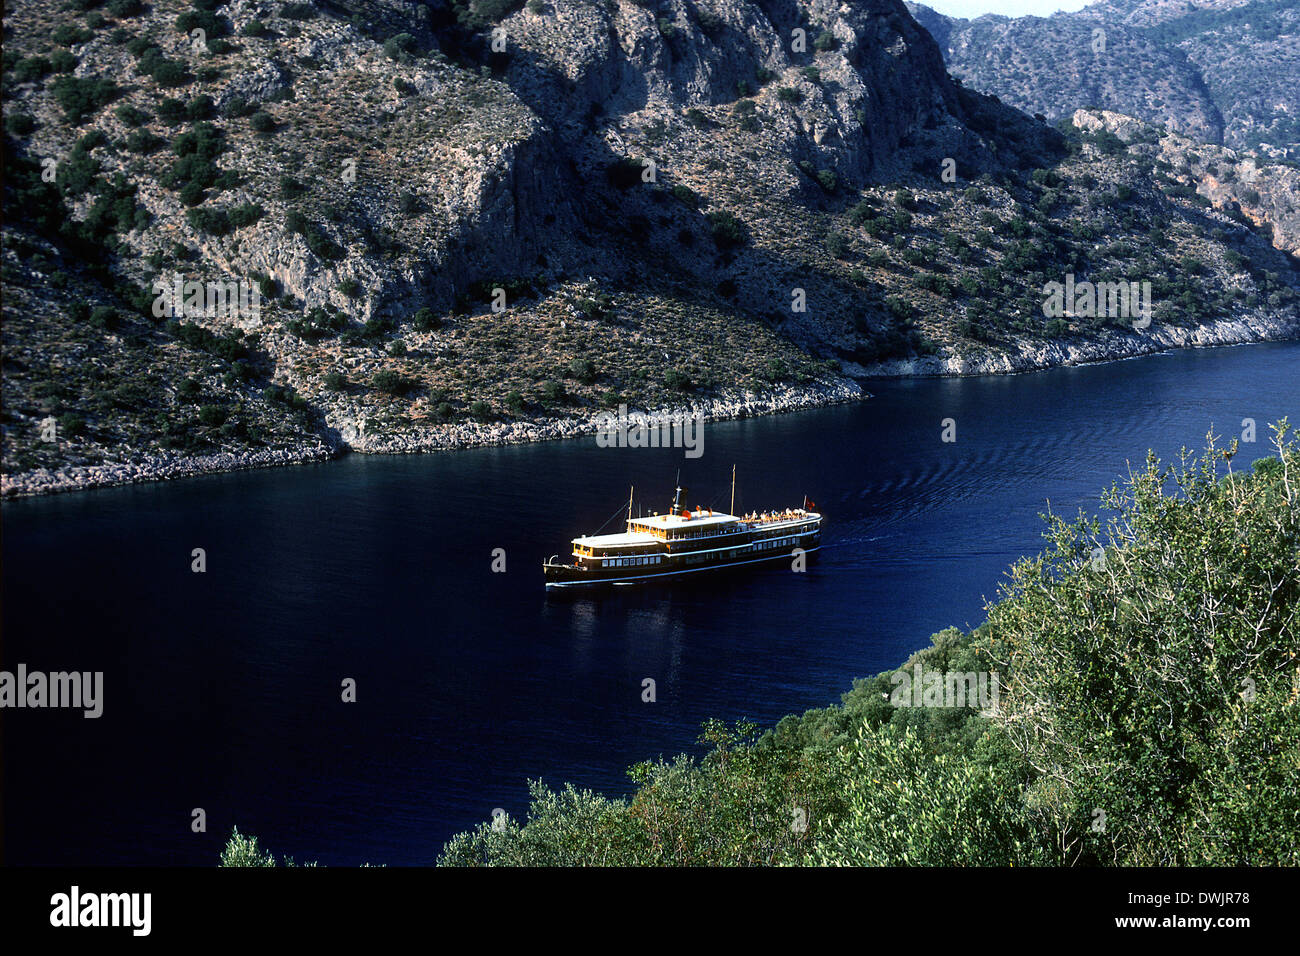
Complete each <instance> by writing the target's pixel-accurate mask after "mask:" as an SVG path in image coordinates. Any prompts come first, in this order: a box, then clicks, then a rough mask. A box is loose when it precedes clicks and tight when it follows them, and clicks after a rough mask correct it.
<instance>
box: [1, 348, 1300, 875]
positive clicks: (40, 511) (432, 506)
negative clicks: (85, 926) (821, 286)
mask: <svg viewBox="0 0 1300 956" xmlns="http://www.w3.org/2000/svg"><path fill="white" fill-rule="evenodd" d="M869 387H870V389H871V390H872V391H873V393H874V397H873V398H871V399H870V400H868V401H865V402H862V403H860V404H855V405H852V406H840V407H835V408H829V409H823V410H815V411H808V412H799V413H794V414H789V415H782V416H776V417H768V418H762V419H753V420H747V421H739V422H728V423H719V424H710V425H707V426H706V427H705V432H704V445H703V448H704V454H703V457H701V458H698V459H690V458H686V457H685V456H684V455H683V453H682V451H681V450H673V449H603V448H599V447H597V445H596V443H595V439H594V438H587V439H581V440H573V441H564V442H551V443H544V444H537V445H531V446H517V447H509V448H491V449H482V450H470V451H458V452H446V453H439V454H432V455H424V456H412V457H362V456H357V455H354V456H350V457H347V458H344V459H341V460H339V461H335V462H329V463H323V464H319V465H307V466H301V467H292V468H282V469H272V470H264V471H255V472H244V473H238V474H227V475H216V476H211V477H203V478H196V479H189V480H183V481H176V482H169V483H162V484H152V485H140V486H135V487H127V488H114V489H106V490H99V491H93V492H87V493H78V494H69V495H60V496H55V497H50V498H44V499H35V500H23V501H16V502H11V503H6V504H4V505H3V509H2V516H3V559H4V565H3V667H4V669H7V670H13V669H14V668H15V667H16V665H17V664H18V663H19V662H22V663H25V664H26V665H27V667H28V668H29V669H30V670H45V671H56V670H82V671H103V672H104V682H105V685H104V704H103V706H104V713H103V716H102V717H101V718H99V719H85V718H83V717H82V716H81V715H80V713H79V712H71V713H70V712H66V711H52V710H43V711H41V710H7V711H5V712H4V714H3V748H4V750H3V774H4V805H3V810H4V840H5V845H4V850H5V856H6V861H7V862H9V863H14V864H178V863H179V864H193V865H211V864H213V863H215V862H216V859H217V856H218V854H219V852H220V849H221V847H222V845H223V844H224V842H225V839H226V837H227V835H228V834H229V832H230V829H231V827H232V826H234V825H238V826H239V828H240V830H241V831H244V832H247V833H253V834H256V835H257V836H258V837H259V838H260V839H261V841H262V843H263V844H264V845H265V846H267V847H268V848H270V849H272V850H273V851H275V852H276V853H278V854H289V855H292V856H293V857H295V858H296V859H297V860H299V861H304V860H318V861H320V862H321V863H322V864H328V865H350V864H359V863H362V862H372V863H387V864H391V865H410V864H427V863H431V862H433V861H434V860H435V858H436V857H437V855H438V853H439V851H440V849H441V847H442V845H443V843H444V842H445V841H446V840H447V839H448V838H449V837H450V836H451V835H452V834H453V833H455V832H457V831H459V830H462V829H466V828H469V827H471V826H473V825H475V824H476V823H478V822H480V821H486V820H489V819H490V817H491V814H492V811H493V809H494V808H497V807H501V808H504V809H505V810H507V811H508V812H509V813H511V814H512V815H519V814H521V813H522V812H523V811H524V810H525V809H526V807H527V788H526V781H527V780H528V779H529V778H539V777H540V778H542V779H544V780H545V781H547V782H548V783H550V784H553V785H560V784H562V783H563V782H565V781H570V782H572V783H574V784H575V785H578V786H580V787H589V788H593V789H597V790H604V791H606V792H610V793H616V792H617V793H624V792H626V791H627V790H628V788H629V784H628V781H627V779H626V777H625V775H624V768H626V767H627V766H628V765H630V764H632V763H635V762H637V761H639V760H643V759H647V758H653V757H656V756H659V755H664V756H666V757H671V756H673V755H675V754H677V753H681V752H691V753H698V752H700V749H699V748H698V747H697V745H696V737H697V735H698V732H699V726H700V723H701V722H702V721H703V720H705V719H706V718H708V717H721V718H725V719H728V720H734V719H738V718H742V717H744V718H750V719H753V720H756V721H758V722H760V723H762V724H765V725H770V724H772V723H774V722H775V721H776V720H778V719H779V718H780V717H781V716H783V715H785V714H787V713H791V712H801V711H803V710H805V709H807V708H812V707H822V706H825V705H827V704H830V703H833V702H836V701H837V700H838V698H839V695H840V694H841V693H843V692H844V691H845V690H847V689H848V688H849V686H850V684H851V682H852V680H853V678H855V677H858V676H864V675H871V674H875V673H877V672H879V671H882V670H886V669H889V668H891V667H893V666H895V665H897V664H898V663H900V662H901V661H902V660H903V659H904V658H905V657H906V656H907V655H908V654H909V653H910V652H911V651H913V650H915V649H917V648H919V647H922V646H925V645H926V644H928V643H929V638H930V635H931V633H933V632H934V631H937V630H940V629H942V628H944V627H946V626H947V625H950V624H952V625H957V626H958V627H962V628H967V627H971V626H974V625H976V624H978V623H979V622H980V621H981V620H982V619H983V617H984V611H983V608H984V603H985V601H986V600H987V599H990V598H992V597H994V596H995V594H996V591H997V588H998V585H999V582H1000V580H1002V576H1003V573H1004V571H1005V569H1006V568H1007V566H1008V565H1009V564H1010V563H1011V562H1012V561H1014V560H1015V558H1017V557H1018V556H1020V555H1023V554H1027V553H1033V552H1036V551H1038V550H1039V549H1040V548H1041V546H1042V544H1043V541H1042V538H1041V532H1042V530H1043V522H1042V520H1041V519H1040V517H1039V516H1040V514H1041V513H1042V512H1044V511H1046V510H1047V509H1048V508H1049V507H1050V508H1052V509H1053V510H1056V511H1060V512H1065V513H1068V514H1071V515H1072V514H1074V513H1075V512H1076V511H1077V510H1078V509H1079V508H1085V509H1089V510H1095V509H1096V505H1097V497H1098V495H1099V493H1100V492H1101V491H1102V489H1103V488H1104V487H1106V486H1107V485H1109V484H1110V483H1111V482H1112V481H1114V480H1115V479H1117V478H1119V477H1121V476H1122V475H1124V473H1125V472H1126V470H1127V468H1128V467H1129V464H1130V463H1132V464H1133V465H1134V466H1137V465H1139V464H1140V463H1141V462H1142V461H1143V459H1144V457H1145V455H1146V451H1147V449H1148V448H1153V449H1155V450H1156V451H1157V452H1158V453H1159V454H1160V455H1162V456H1166V457H1168V456H1171V455H1174V454H1176V453H1177V452H1178V450H1179V448H1180V447H1182V446H1187V447H1189V448H1193V449H1195V448H1199V447H1200V446H1201V444H1202V442H1203V440H1204V438H1205V434H1206V432H1207V431H1208V430H1210V429H1211V428H1213V429H1215V430H1216V432H1218V433H1220V434H1223V435H1226V436H1228V437H1232V436H1234V435H1240V432H1241V430H1242V421H1243V419H1247V418H1250V419H1254V421H1255V422H1256V424H1257V429H1258V441H1257V443H1256V444H1254V445H1245V446H1243V453H1242V455H1241V456H1240V457H1239V458H1238V463H1239V464H1241V465H1242V466H1245V465H1247V464H1248V462H1249V461H1250V460H1251V459H1253V458H1256V457H1262V456H1264V455H1266V454H1268V451H1269V449H1268V445H1267V437H1268V428H1267V423H1268V422H1269V421H1271V420H1274V419H1276V418H1278V417H1280V416H1282V415H1290V416H1291V419H1292V421H1300V344H1279V345H1256V346H1248V347H1239V348H1224V349H1208V350H1195V351H1185V352H1179V353H1171V354H1165V355H1159V356H1153V357H1149V358H1143V359H1137V360H1132V361H1125V362H1117V363H1113V364H1107V365H1098V366H1090V367H1084V368H1070V369H1057V370H1052V371H1046V372H1036V373H1030V374H1023V375H1015V376H1005V377H984V378H971V379H964V380H913V381H879V382H875V383H873V384H871V385H870V386H869ZM947 418H951V419H953V420H954V421H955V425H956V438H957V440H956V442H954V443H945V442H942V441H941V440H940V436H941V431H942V425H941V423H942V421H943V420H944V419H947ZM733 463H734V464H735V465H736V466H737V473H738V476H739V494H738V500H737V508H742V509H744V510H750V509H760V510H761V509H766V508H777V507H786V506H792V505H798V504H799V503H800V502H801V501H802V499H803V496H804V495H805V494H806V495H808V496H809V497H811V498H812V499H813V500H814V501H815V502H816V504H817V506H818V508H819V510H821V511H822V512H824V513H825V515H826V525H825V527H826V532H825V545H826V547H825V548H824V549H823V551H822V554H821V557H820V561H818V562H817V563H816V564H814V565H813V566H812V567H811V569H810V570H809V571H808V572H807V573H805V574H795V573H791V572H790V571H787V570H780V569H778V570H767V571H759V572H755V573H753V574H748V575H739V576H734V577H726V578H719V579H716V580H709V579H708V576H707V575H701V576H700V577H701V578H704V580H701V581H698V582H694V583H692V584H690V585H689V586H680V587H665V586H662V585H660V586H657V587H653V588H648V589H631V588H624V589H620V590H617V591H614V592H613V593H609V594H601V595H580V596H576V597H574V596H570V595H562V596H553V595H548V594H546V593H545V591H544V588H543V586H542V576H541V570H540V564H541V562H542V560H543V559H545V558H546V557H548V556H550V555H552V554H555V553H557V552H559V553H564V552H566V551H567V543H568V540H569V539H570V538H571V537H573V536H575V535H577V534H579V533H585V532H592V531H595V530H596V529H597V528H599V527H600V526H601V524H602V522H604V521H606V519H608V518H610V517H611V516H612V515H614V516H618V515H620V513H621V509H622V508H623V507H625V502H626V501H627V496H628V488H629V486H630V485H635V486H636V498H637V502H638V507H640V508H644V509H645V510H646V511H650V510H664V509H665V508H666V507H667V505H668V504H669V502H670V501H671V497H672V493H673V485H674V481H675V479H676V476H677V472H678V469H680V470H681V483H682V484H683V485H685V486H686V487H688V488H689V493H688V495H687V500H688V502H689V503H690V504H691V505H696V504H699V505H706V506H707V505H709V504H712V505H713V506H714V507H720V508H723V509H725V508H726V507H727V504H728V495H729V493H730V487H729V485H730V476H731V469H732V465H733ZM617 524H618V518H617V517H616V518H615V520H614V522H612V523H611V529H613V527H614V526H616V525H617ZM195 548H203V549H204V550H205V552H206V557H207V571H206V572H205V573H202V574H195V573H193V572H192V571H191V570H190V568H191V560H192V559H191V552H192V551H193V549H195ZM496 548H503V549H505V553H506V572H505V573H493V571H492V552H493V549H496ZM647 677H648V678H652V679H654V680H655V682H656V689H657V700H656V701H655V702H653V703H645V702H643V701H642V681H643V679H645V678H647ZM349 678H350V679H352V680H354V681H355V682H356V688H357V691H356V694H357V700H356V702H355V703H345V702H343V701H342V700H341V685H342V682H343V681H344V680H345V679H349ZM195 808H203V810H204V811H205V813H206V819H207V830H206V832H204V833H195V832H192V829H191V819H192V818H191V813H192V811H193V810H194V809H195Z"/></svg>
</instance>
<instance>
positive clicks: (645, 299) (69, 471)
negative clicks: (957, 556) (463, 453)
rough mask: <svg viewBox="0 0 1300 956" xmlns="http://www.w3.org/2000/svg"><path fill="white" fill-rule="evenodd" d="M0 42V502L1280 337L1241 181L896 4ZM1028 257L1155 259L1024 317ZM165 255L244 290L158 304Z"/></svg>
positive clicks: (1098, 274) (256, 7)
mask: <svg viewBox="0 0 1300 956" xmlns="http://www.w3.org/2000/svg"><path fill="white" fill-rule="evenodd" d="M4 30H5V36H4V80H3V82H4V97H5V195H4V203H5V216H4V234H3V238H4V251H3V283H4V293H5V295H4V322H3V329H2V330H0V335H2V336H3V358H4V362H3V371H4V379H3V419H2V421H0V425H2V426H3V454H4V457H3V466H4V476H5V489H6V493H11V494H12V493H23V492H26V491H32V490H43V489H51V488H57V487H69V486H84V485H86V484H95V483H105V482H111V481H119V480H127V479H132V478H136V477H149V476H151V475H162V474H178V473H188V472H190V471H194V470H204V469H208V468H227V467H238V466H241V465H252V464H262V463H271V462H275V461H282V460H285V459H295V458H311V457H319V456H323V455H328V454H332V453H334V452H335V451H336V450H338V449H340V448H343V447H351V448H353V449H356V450H360V451H409V450H419V449H426V448H437V447H447V446H449V445H457V444H466V443H475V442H499V441H518V440H525V439H530V438H538V437H546V436H550V435H560V434H572V433H574V432H575V431H577V430H579V429H581V428H583V427H589V423H590V419H591V417H592V416H593V415H595V414H597V413H599V412H600V411H602V410H605V409H609V408H615V407H617V406H619V405H620V404H622V403H627V404H629V405H630V406H632V407H634V408H643V409H662V408H672V407H684V406H695V407H698V408H703V409H704V410H706V411H707V412H708V413H709V414H714V415H736V414H748V413H753V412H758V411H768V410H774V409H779V408H785V407H792V406H794V405H798V404H800V403H815V402H823V401H836V400H843V399H845V398H848V397H852V396H854V395H857V394H859V393H860V389H859V387H858V386H857V385H856V384H854V381H853V377H854V376H861V375H862V374H864V373H867V372H881V371H899V370H902V371H905V370H909V369H932V370H937V371H945V372H950V371H955V372H961V371H979V370H996V369H1002V368H1008V367H1024V366H1025V365H1032V364H1050V363H1052V362H1059V361H1075V360H1084V359H1088V358H1097V357H1104V356H1105V355H1107V354H1129V353H1131V352H1135V351H1143V350H1151V349H1155V348H1163V347H1169V346H1172V345H1179V344H1189V343H1191V342H1195V341H1197V337H1198V336H1200V337H1201V340H1202V341H1218V340H1231V341H1245V340H1252V339H1257V338H1266V337H1276V336H1283V335H1295V334H1297V325H1296V323H1297V319H1296V305H1295V304H1296V301H1297V289H1300V280H1298V279H1297V275H1296V272H1295V268H1294V262H1293V261H1292V260H1291V259H1290V258H1289V257H1288V256H1287V255H1286V254H1285V252H1284V251H1279V250H1287V249H1291V250H1292V251H1293V249H1294V247H1293V246H1288V245H1287V244H1286V243H1285V242H1279V240H1278V237H1277V234H1276V230H1275V229H1274V223H1275V222H1276V221H1279V220H1278V216H1277V214H1276V212H1270V213H1269V214H1268V215H1267V216H1266V215H1264V214H1263V212H1261V211H1260V210H1263V209H1264V207H1265V206H1268V205H1269V203H1270V202H1272V201H1273V199H1272V198H1270V199H1269V200H1268V202H1265V201H1264V196H1265V194H1266V193H1267V195H1268V196H1269V197H1273V196H1274V194H1273V193H1272V192H1271V191H1268V190H1267V189H1266V190H1260V196H1259V198H1260V202H1259V203H1257V204H1252V202H1251V200H1250V196H1249V194H1248V193H1246V192H1245V191H1242V192H1241V193H1240V194H1238V193H1236V192H1232V191H1228V192H1223V193H1219V194H1214V195H1209V194H1200V193H1198V192H1197V188H1198V187H1197V186H1194V185H1189V183H1190V180H1184V179H1180V178H1179V177H1180V169H1179V168H1178V167H1176V166H1174V165H1173V164H1172V163H1171V162H1170V160H1168V159H1166V158H1164V157H1163V156H1162V155H1161V154H1159V152H1158V151H1159V150H1160V149H1162V148H1163V147H1162V146H1161V145H1160V144H1161V137H1160V135H1159V134H1158V133H1157V132H1156V131H1155V130H1150V129H1144V130H1143V131H1142V132H1141V135H1140V136H1138V137H1136V138H1134V139H1131V140H1130V141H1127V142H1126V141H1125V140H1124V139H1122V138H1121V137H1120V136H1118V135H1117V134H1116V133H1115V132H1114V131H1113V130H1111V129H1109V128H1097V129H1089V128H1083V129H1079V128H1075V127H1072V126H1069V127H1068V128H1066V129H1065V130H1064V131H1061V130H1057V129H1054V128H1052V127H1051V126H1049V125H1047V124H1045V123H1043V122H1041V121H1039V120H1035V119H1034V118H1032V117H1031V116H1028V115H1025V114H1023V113H1020V112H1018V111H1016V110H1014V109H1012V108H1010V107H1009V106H1006V105H1003V104H1001V103H999V102H998V101H997V100H996V99H994V98H992V97H989V96H985V95H982V94H980V93H976V92H973V91H971V90H969V89H967V88H965V87H964V86H962V85H960V84H958V83H955V82H953V81H952V79H950V77H949V76H948V74H947V73H946V72H945V70H944V66H943V60H942V55H941V53H940V50H939V48H938V46H937V45H936V44H935V42H934V41H933V39H932V38H931V36H930V35H929V34H928V33H927V32H926V31H925V30H923V29H922V28H921V27H920V26H918V25H917V23H916V22H915V21H913V20H912V19H911V18H910V17H909V16H908V15H907V12H906V10H905V9H904V7H903V6H902V5H901V3H899V2H897V0H865V2H855V3H851V4H841V3H829V2H824V0H813V2H795V0H761V2H751V0H698V2H687V0H601V2H565V3H549V2H546V0H528V2H527V3H526V4H523V3H515V2H509V0H470V2H464V0H456V2H453V3H442V4H439V3H434V4H414V3H405V2H401V0H333V2H329V3H321V4H304V3H279V2H271V0H235V2H231V3H228V4H224V5H219V4H218V3H216V2H215V0H195V2H194V3H184V2H180V0H155V2H153V3H148V4H146V3H141V2H138V0H105V2H101V0H72V2H70V3H69V2H67V0H56V2H48V3H45V2H26V3H23V4H21V5H17V6H15V7H13V9H10V10H7V11H6V15H5V18H4ZM1216 162H1217V164H1218V165H1220V166H1222V165H1224V164H1226V163H1227V160H1226V159H1222V160H1217V161H1216ZM1247 162H1253V163H1255V164H1256V165H1255V167H1254V168H1255V169H1256V170H1257V173H1256V174H1252V176H1253V178H1254V180H1256V181H1261V180H1267V179H1269V178H1270V177H1271V176H1272V175H1273V173H1272V170H1273V167H1271V166H1267V165H1266V160H1264V159H1262V158H1259V157H1249V156H1245V155H1244V154H1243V155H1241V156H1237V155H1235V154H1234V158H1233V159H1232V163H1233V164H1238V163H1247ZM1192 165H1193V169H1194V170H1200V169H1203V168H1205V167H1204V166H1203V165H1196V164H1192ZM1235 168H1236V166H1235V165H1234V169H1235ZM1238 175H1242V173H1240V172H1239V173H1238ZM1277 195H1278V197H1280V198H1278V199H1277V202H1278V203H1281V204H1282V205H1283V206H1285V205H1286V204H1287V203H1288V202H1290V200H1289V199H1287V198H1285V194H1283V193H1278V194H1277ZM1216 204H1217V205H1216ZM1269 208H1270V209H1272V208H1273V207H1272V206H1269ZM1290 208H1291V211H1292V212H1294V205H1292V206H1291V207H1290ZM1252 210H1254V212H1252ZM1256 213H1258V215H1256ZM1269 216H1272V217H1273V218H1272V219H1270V218H1269ZM1274 245H1276V246H1278V248H1274ZM1066 273H1073V274H1075V275H1077V276H1078V277H1079V278H1080V279H1083V278H1086V277H1092V278H1094V279H1105V278H1107V277H1110V278H1113V279H1120V278H1125V279H1128V280H1131V281H1133V280H1147V281H1150V282H1152V284H1153V287H1154V296H1153V298H1154V299H1155V309H1154V315H1153V318H1154V321H1153V323H1152V325H1151V326H1150V327H1149V328H1134V326H1133V323H1132V322H1131V321H1130V320H1129V319H1127V318H1125V317H1115V316H1110V317H1106V316H1095V317H1094V316H1070V317H1065V318H1050V317H1047V316H1045V315H1044V313H1043V310H1042V301H1043V295H1042V288H1043V284H1044V283H1045V282H1048V281H1060V280H1061V279H1062V277H1063V276H1064V275H1065V274H1066ZM178 281H179V282H180V283H181V286H180V287H181V289H182V290H183V291H184V290H186V289H188V288H189V287H188V286H186V285H185V283H186V282H189V283H206V284H207V285H206V286H199V287H198V289H199V292H200V295H199V299H202V298H203V295H202V293H203V291H204V289H205V288H206V289H207V291H208V292H209V293H210V292H211V289H212V288H213V286H214V284H219V283H232V284H234V285H232V286H231V287H232V288H234V287H235V286H237V287H238V288H239V289H240V290H242V291H243V292H245V293H251V292H255V293H256V296H255V297H253V296H251V295H248V294H246V295H245V300H246V301H247V302H248V304H249V306H250V307H248V308H243V309H239V310H226V311H222V310H220V309H218V310H216V311H215V312H214V313H213V314H202V313H199V314H196V311H195V309H194V308H193V307H192V306H193V304H194V303H195V302H197V301H198V300H194V301H193V302H191V307H190V308H187V309H182V311H181V312H180V313H177V312H176V311H174V310H173V311H172V312H171V313H170V314H168V311H167V308H166V306H167V305H168V302H167V301H166V300H167V299H169V298H174V297H173V296H171V293H170V290H172V289H174V288H176V283H177V282H178ZM180 298H181V304H182V305H184V303H185V301H186V300H188V299H190V293H189V292H188V291H185V292H184V294H183V295H182V296H181V297H180ZM252 306H256V307H255V308H254V307H252ZM584 423H585V424H584Z"/></svg>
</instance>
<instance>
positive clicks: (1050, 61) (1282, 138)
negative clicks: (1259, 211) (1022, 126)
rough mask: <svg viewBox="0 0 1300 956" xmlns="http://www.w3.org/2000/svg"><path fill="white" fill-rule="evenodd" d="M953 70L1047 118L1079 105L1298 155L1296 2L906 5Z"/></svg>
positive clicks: (1203, 137) (1299, 14)
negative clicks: (956, 8) (1013, 11)
mask: <svg viewBox="0 0 1300 956" xmlns="http://www.w3.org/2000/svg"><path fill="white" fill-rule="evenodd" d="M909 7H910V8H911V9H912V11H913V12H914V13H915V14H916V16H917V19H918V21H919V22H921V23H922V24H923V25H925V26H926V28H927V29H928V30H929V32H930V33H931V35H932V36H934V37H935V39H936V40H937V41H938V43H939V45H940V47H941V48H942V49H943V52H944V58H945V60H946V62H947V64H948V67H949V69H950V70H951V71H952V72H953V74H954V75H955V76H958V77H960V78H961V79H962V80H963V81H965V82H966V83H967V84H969V85H971V86H973V87H975V88H976V89H980V90H983V91H985V92H988V93H994V94H996V95H997V96H999V97H1001V98H1002V99H1003V100H1005V101H1006V102H1008V103H1011V104H1012V105H1014V106H1017V107H1019V108H1020V109H1024V110H1026V111H1029V112H1033V113H1043V114H1044V115H1046V116H1047V117H1048V118H1049V119H1051V120H1056V119H1060V118H1065V117H1069V116H1070V114H1071V113H1072V112H1073V111H1074V110H1075V109H1078V108H1080V107H1084V108H1096V109H1107V110H1112V111H1114V112H1118V113H1125V114H1128V115H1131V116H1136V117H1139V118H1141V119H1143V120H1146V121H1147V122H1151V123H1157V124H1159V125H1162V126H1164V127H1166V128H1168V129H1169V130H1171V131H1173V132H1177V133H1182V134H1184V135H1186V136H1189V137H1191V138H1193V139H1196V140H1200V141H1202V142H1207V143H1213V144H1219V145H1227V146H1229V147H1232V148H1236V149H1242V148H1253V149H1259V150H1261V151H1263V152H1265V153H1266V154H1268V155H1272V156H1274V157H1278V158H1288V157H1289V158H1291V159H1300V92H1298V90H1300V87H1298V86H1297V84H1296V82H1295V77H1296V76H1298V75H1300V9H1298V8H1297V7H1296V6H1295V4H1294V3H1291V2H1289V0H1208V2H1195V3H1192V2H1189V0H1106V2H1099V3H1094V4H1092V5H1090V6H1088V7H1085V8H1084V9H1082V10H1079V11H1077V12H1073V13H1058V14H1055V15H1053V16H1051V17H1047V18H1040V17H1020V18H1016V19H1008V18H1006V17H995V16H985V17H980V18H979V19H977V20H961V19H951V18H948V17H945V16H943V15H942V14H939V13H936V12H935V11H934V10H931V9H929V8H928V7H924V6H921V5H917V4H909Z"/></svg>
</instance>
